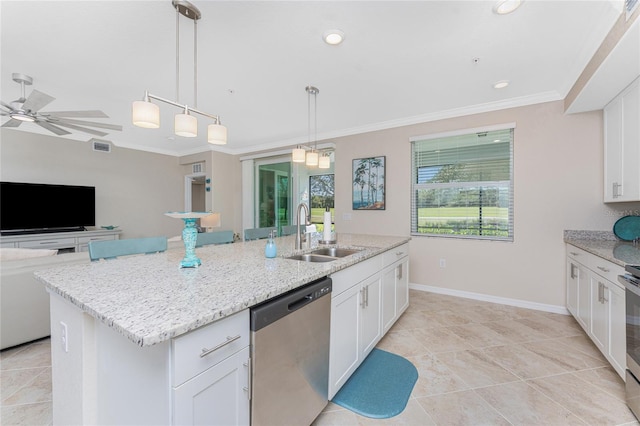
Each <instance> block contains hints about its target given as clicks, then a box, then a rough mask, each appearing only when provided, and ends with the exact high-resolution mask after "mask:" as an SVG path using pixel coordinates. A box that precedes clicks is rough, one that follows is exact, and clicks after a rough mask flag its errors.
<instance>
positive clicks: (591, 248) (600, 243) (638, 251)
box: [564, 231, 640, 266]
mask: <svg viewBox="0 0 640 426" xmlns="http://www.w3.org/2000/svg"><path fill="white" fill-rule="evenodd" d="M564 241H565V243H567V244H571V245H572V246H575V247H578V248H581V249H582V250H584V251H587V252H589V253H591V254H595V255H596V256H599V257H601V258H603V259H606V260H608V261H610V262H613V263H616V264H618V265H620V266H625V265H640V246H638V245H635V244H633V243H631V242H627V241H622V240H619V239H618V238H616V236H615V235H614V234H613V232H607V231H565V233H564Z"/></svg>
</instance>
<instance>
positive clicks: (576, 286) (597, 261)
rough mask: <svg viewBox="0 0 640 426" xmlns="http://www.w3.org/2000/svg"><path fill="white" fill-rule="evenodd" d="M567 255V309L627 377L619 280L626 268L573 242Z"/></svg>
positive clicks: (568, 247)
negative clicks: (574, 244) (625, 372)
mask: <svg viewBox="0 0 640 426" xmlns="http://www.w3.org/2000/svg"><path fill="white" fill-rule="evenodd" d="M567 256H568V257H567V267H568V271H567V309H569V312H571V314H572V315H573V316H574V317H575V318H576V320H577V321H578V323H579V324H580V325H581V326H582V328H583V329H584V330H585V332H586V333H587V335H588V336H589V337H590V338H591V340H592V341H593V343H594V344H595V345H596V347H597V348H598V349H599V350H600V351H601V352H602V354H603V355H604V356H605V358H606V359H607V360H608V361H609V363H610V364H611V366H612V367H613V368H614V369H615V370H616V372H617V373H618V374H619V375H620V377H622V378H623V379H624V377H625V374H624V371H625V368H626V367H625V366H626V330H625V293H624V288H623V287H622V285H620V284H618V283H617V276H618V275H622V274H623V273H624V268H622V267H621V266H619V265H616V264H614V263H612V262H609V261H607V260H604V259H602V258H600V257H598V256H596V255H593V254H591V253H588V252H586V251H584V250H582V249H579V248H577V247H574V246H571V245H568V246H567ZM575 304H577V306H575V307H573V308H572V307H571V306H572V305H575Z"/></svg>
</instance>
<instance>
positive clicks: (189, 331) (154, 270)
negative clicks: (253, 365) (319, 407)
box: [35, 234, 409, 424]
mask: <svg viewBox="0 0 640 426" xmlns="http://www.w3.org/2000/svg"><path fill="white" fill-rule="evenodd" d="M294 238H295V237H293V236H289V237H281V238H277V239H276V244H277V249H278V254H279V256H278V257H277V258H274V259H266V258H265V257H264V245H265V241H253V242H244V243H234V244H227V245H219V246H206V247H201V248H198V249H196V253H197V255H198V257H200V258H201V259H202V265H201V266H200V267H199V268H193V269H180V268H179V263H180V260H181V259H182V257H183V255H184V249H172V250H168V251H166V252H164V253H158V254H153V255H140V256H131V257H126V258H120V259H115V260H110V261H109V260H107V261H105V260H102V261H99V262H92V263H91V264H87V265H74V266H69V267H64V268H58V269H51V270H45V271H39V272H37V273H36V274H35V275H36V278H37V279H39V280H40V281H42V282H44V283H45V285H46V286H47V289H48V291H49V292H50V294H51V312H52V314H51V315H52V317H51V318H52V330H51V331H52V335H51V342H52V344H51V346H52V365H53V387H54V388H53V389H54V390H53V392H54V401H53V409H54V423H55V424H71V423H75V424H88V423H91V424H95V423H98V424H100V423H122V422H125V423H137V424H167V423H171V422H173V421H175V420H174V419H175V411H176V410H177V408H178V407H176V400H177V399H178V398H177V396H176V395H177V393H176V390H177V389H178V390H179V388H180V387H184V386H186V385H187V384H188V383H189V382H185V380H186V379H188V378H190V377H194V375H198V374H199V375H198V377H201V376H202V374H204V373H202V368H207V369H208V370H207V371H210V370H212V368H210V367H211V366H210V365H208V364H207V365H204V366H202V365H200V363H201V361H200V360H197V359H196V360H194V361H193V362H190V361H189V360H186V361H185V359H181V358H180V356H179V354H180V353H181V352H180V351H181V348H182V347H183V346H188V345H190V344H191V343H190V340H192V339H194V338H195V337H194V336H196V337H197V336H202V337H205V338H206V337H207V334H208V330H210V329H211V328H210V327H212V326H218V325H219V324H223V323H224V324H226V323H228V324H230V325H231V326H232V327H235V326H236V323H237V324H240V327H245V326H246V328H247V330H244V329H243V330H242V333H238V335H240V334H243V335H242V338H239V339H238V340H237V341H234V342H233V343H232V344H230V345H229V347H233V346H234V345H235V346H236V347H238V348H240V349H241V348H242V347H243V346H242V345H247V346H248V336H245V334H247V333H244V331H247V332H248V320H246V323H245V319H244V318H243V315H246V316H247V317H248V311H247V309H248V308H250V307H252V306H254V305H256V304H258V303H260V302H263V301H265V300H268V299H271V298H273V297H275V296H278V295H280V294H283V293H285V292H287V291H289V290H292V289H295V288H297V287H300V286H302V285H304V284H307V283H309V282H311V281H314V280H316V279H318V278H322V277H325V276H330V275H332V274H334V273H336V272H338V271H341V270H343V269H346V268H349V267H351V266H353V265H356V264H358V263H361V262H364V261H366V260H368V259H370V258H374V257H376V256H378V255H380V254H383V253H385V252H388V251H389V250H391V249H393V248H395V247H398V246H401V245H403V244H405V243H407V242H408V240H409V238H408V237H386V236H367V235H355V234H340V235H339V241H338V244H337V246H339V247H344V248H357V249H359V250H360V251H358V252H357V253H355V254H352V255H350V256H347V257H344V258H339V259H336V260H334V261H331V262H324V263H311V262H303V261H296V260H290V259H286V257H287V256H289V255H292V254H294V250H293V247H294ZM305 251H308V250H303V252H305ZM299 252H300V251H298V252H296V253H299ZM214 334H215V333H214ZM209 337H211V336H209ZM209 343H210V344H213V343H214V342H213V341H211V342H209ZM209 343H207V344H209ZM193 344H194V345H196V346H198V345H200V346H202V345H203V344H202V343H200V342H195V343H193ZM198 350H199V349H198ZM246 353H248V348H247V351H246ZM246 353H245V352H243V351H242V350H239V352H238V354H242V356H246ZM237 361H238V362H240V363H239V364H238V365H239V366H235V367H229V368H231V370H232V371H234V372H235V373H233V374H235V375H234V376H233V377H234V380H236V381H239V380H241V379H242V380H245V379H246V377H248V375H249V373H248V372H247V371H244V372H242V371H241V370H242V368H241V366H242V365H243V363H242V362H241V361H242V357H240V358H238V360H237ZM246 363H247V360H246V359H245V360H244V364H246ZM192 370H193V371H192ZM200 373H202V374H200ZM233 401H234V400H231V401H230V403H233ZM239 422H243V421H242V419H241V418H240V420H239Z"/></svg>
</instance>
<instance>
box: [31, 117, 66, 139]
mask: <svg viewBox="0 0 640 426" xmlns="http://www.w3.org/2000/svg"><path fill="white" fill-rule="evenodd" d="M35 123H36V124H37V125H38V126H40V127H43V128H45V129H47V130H48V131H50V132H53V133H55V134H56V135H58V136H62V135H69V134H71V132H67V131H66V130H65V129H61V128H60V127H58V126H54V125H53V124H51V123H47V122H46V121H36V122H35Z"/></svg>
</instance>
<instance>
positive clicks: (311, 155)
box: [306, 151, 318, 166]
mask: <svg viewBox="0 0 640 426" xmlns="http://www.w3.org/2000/svg"><path fill="white" fill-rule="evenodd" d="M306 164H307V166H317V165H318V153H317V152H315V151H309V152H307V161H306Z"/></svg>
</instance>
